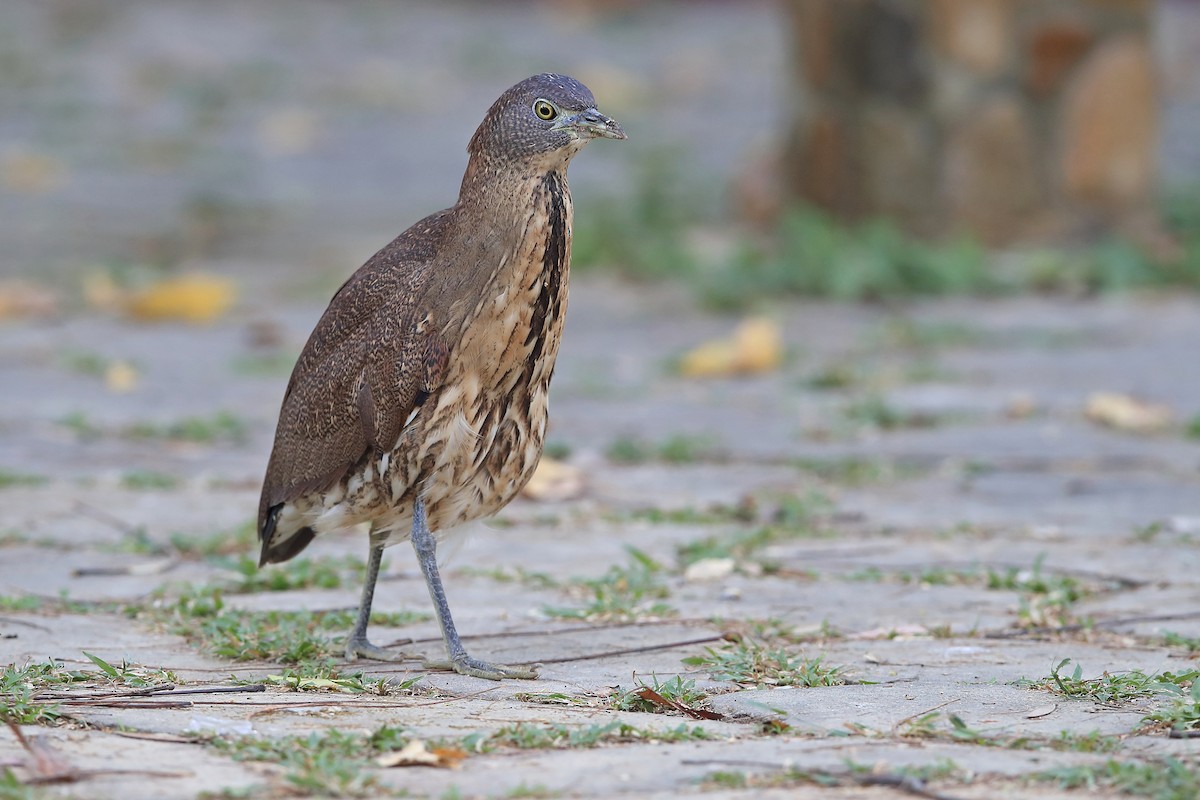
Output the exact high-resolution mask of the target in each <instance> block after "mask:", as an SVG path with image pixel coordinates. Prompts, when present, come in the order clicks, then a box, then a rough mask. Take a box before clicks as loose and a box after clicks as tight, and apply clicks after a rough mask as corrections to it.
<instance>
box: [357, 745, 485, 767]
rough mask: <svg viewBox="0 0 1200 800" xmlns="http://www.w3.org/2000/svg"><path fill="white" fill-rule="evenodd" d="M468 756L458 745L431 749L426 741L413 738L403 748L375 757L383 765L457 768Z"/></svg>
mask: <svg viewBox="0 0 1200 800" xmlns="http://www.w3.org/2000/svg"><path fill="white" fill-rule="evenodd" d="M466 757H467V754H466V751H464V750H461V749H459V748H457V747H435V748H433V749H432V750H429V749H428V748H426V747H425V742H423V741H421V740H420V739H413V740H412V741H410V742H409V743H408V744H406V745H404V747H403V749H400V750H396V751H394V752H391V753H384V754H383V755H381V756H379V757H378V758H376V759H375V763H376V764H378V765H379V766H381V767H448V768H451V769H453V768H456V767H458V765H459V764H460V763H461V762H462V760H463V759H464V758H466Z"/></svg>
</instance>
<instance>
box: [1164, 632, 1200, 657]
mask: <svg viewBox="0 0 1200 800" xmlns="http://www.w3.org/2000/svg"><path fill="white" fill-rule="evenodd" d="M1162 643H1163V646H1164V647H1181V648H1183V649H1184V650H1187V651H1188V653H1200V637H1197V636H1182V635H1180V634H1178V633H1172V632H1171V631H1163V635H1162Z"/></svg>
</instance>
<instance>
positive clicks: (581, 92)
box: [467, 73, 625, 161]
mask: <svg viewBox="0 0 1200 800" xmlns="http://www.w3.org/2000/svg"><path fill="white" fill-rule="evenodd" d="M597 137H602V138H605V139H624V138H625V132H624V131H623V130H621V126H620V125H619V124H617V121H616V120H614V119H612V118H610V117H607V116H605V115H604V114H601V113H600V112H599V111H598V110H596V98H594V97H592V93H591V91H590V90H589V89H588V88H587V87H586V86H584V85H583V84H582V83H580V82H579V81H577V80H575V79H574V78H570V77H567V76H566V75H554V74H551V73H545V74H542V75H534V76H533V77H532V78H526V79H525V80H523V81H521V82H520V83H518V84H517V85H516V86H513V87H512V88H511V89H509V90H508V91H506V92H505V93H504V94H502V95H500V98H499V99H498V100H497V101H496V102H495V103H493V104H492V107H491V109H489V110H488V113H487V116H486V117H484V120H483V123H482V124H481V125H480V126H479V129H478V130H476V131H475V135H474V136H473V137H471V143H470V144H469V145H468V146H467V152H469V153H470V154H471V155H472V156H473V157H474V156H483V157H485V158H500V159H511V160H518V161H520V160H540V159H541V158H542V157H545V156H550V157H551V158H553V157H554V156H560V157H561V158H562V159H563V160H564V161H565V160H568V159H570V158H571V156H573V155H575V153H577V152H579V149H580V148H581V147H583V145H585V144H587V143H588V142H589V141H591V140H592V139H595V138H597Z"/></svg>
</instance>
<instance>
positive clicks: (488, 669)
mask: <svg viewBox="0 0 1200 800" xmlns="http://www.w3.org/2000/svg"><path fill="white" fill-rule="evenodd" d="M412 544H413V549H414V550H416V551H417V561H419V562H420V563H421V571H422V572H424V573H425V585H426V586H428V587H429V596H430V597H431V598H432V599H433V609H434V611H436V612H437V618H438V624H440V625H441V626H442V639H444V640H445V642H446V652H447V654H448V655H449V656H450V660H449V661H427V662H425V664H424V666H425V667H426V668H430V669H452V670H454V671H455V672H457V673H459V674H461V675H473V676H474V677H476V678H487V679H489V680H493V681H498V680H500V679H501V678H525V679H526V680H533V679H534V678H536V677H537V669H536V668H531V667H516V666H513V667H510V666H506V665H504V664H490V663H488V662H487V661H480V660H479V659H477V658H472V657H471V656H469V655H467V649H466V648H465V647H463V643H462V640H461V639H460V638H458V631H457V630H456V629H455V627H454V619H453V618H452V617H451V616H450V604H449V603H448V602H447V601H446V590H445V589H443V588H442V577H441V575H440V574H439V573H438V565H437V541H436V540H435V539H434V538H433V534H432V533H430V532H429V525H428V523H427V522H426V520H425V503H424V502H423V501H422V500H421V499H420V498H417V500H416V501H415V502H414V503H413V528H412Z"/></svg>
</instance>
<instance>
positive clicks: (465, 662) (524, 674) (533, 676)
mask: <svg viewBox="0 0 1200 800" xmlns="http://www.w3.org/2000/svg"><path fill="white" fill-rule="evenodd" d="M421 666H422V667H424V668H425V669H448V670H454V671H455V672H457V673H458V674H459V675H470V676H471V677H474V678H487V679H488V680H489V681H498V680H501V679H503V678H520V679H521V680H526V681H535V680H537V677H538V666H539V665H537V664H534V665H531V666H509V665H507V664H492V663H490V662H488V661H481V660H480V659H478V658H471V657H470V656H469V655H467V654H466V653H463V654H462V655H461V656H459V657H458V658H455V659H453V660H450V661H425V662H422V664H421Z"/></svg>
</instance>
